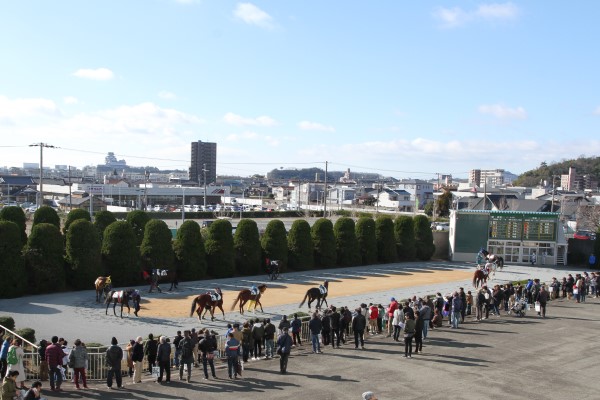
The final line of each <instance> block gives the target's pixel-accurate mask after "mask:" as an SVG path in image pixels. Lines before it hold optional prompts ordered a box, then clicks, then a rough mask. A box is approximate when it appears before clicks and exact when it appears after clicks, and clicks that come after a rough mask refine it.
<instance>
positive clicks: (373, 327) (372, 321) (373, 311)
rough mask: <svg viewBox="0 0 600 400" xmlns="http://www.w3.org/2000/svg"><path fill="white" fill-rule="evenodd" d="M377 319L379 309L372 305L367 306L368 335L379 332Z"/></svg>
mask: <svg viewBox="0 0 600 400" xmlns="http://www.w3.org/2000/svg"><path fill="white" fill-rule="evenodd" d="M377 318H379V308H377V306H376V305H373V303H370V304H369V333H370V334H371V335H375V334H376V333H377V332H379V328H378V327H377Z"/></svg>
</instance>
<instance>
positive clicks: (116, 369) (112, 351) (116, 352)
mask: <svg viewBox="0 0 600 400" xmlns="http://www.w3.org/2000/svg"><path fill="white" fill-rule="evenodd" d="M118 343H119V342H118V341H117V338H115V337H113V338H112V339H111V341H110V344H111V346H110V347H109V348H108V350H106V365H107V366H108V373H107V374H106V386H107V387H108V388H109V389H112V384H113V375H114V377H115V380H116V381H117V387H118V388H121V387H123V383H122V380H121V360H123V349H122V348H121V347H119V346H118Z"/></svg>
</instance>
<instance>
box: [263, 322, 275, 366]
mask: <svg viewBox="0 0 600 400" xmlns="http://www.w3.org/2000/svg"><path fill="white" fill-rule="evenodd" d="M274 348H275V325H273V324H272V323H271V320H270V319H269V318H267V319H265V356H266V358H273V357H274V356H275V354H274V352H275V351H274Z"/></svg>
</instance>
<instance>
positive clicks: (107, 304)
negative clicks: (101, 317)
mask: <svg viewBox="0 0 600 400" xmlns="http://www.w3.org/2000/svg"><path fill="white" fill-rule="evenodd" d="M108 307H110V302H106V315H108Z"/></svg>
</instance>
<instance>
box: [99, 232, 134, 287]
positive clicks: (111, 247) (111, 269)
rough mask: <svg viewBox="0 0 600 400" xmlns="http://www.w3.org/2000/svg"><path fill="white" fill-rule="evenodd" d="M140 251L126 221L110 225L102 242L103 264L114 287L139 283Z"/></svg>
mask: <svg viewBox="0 0 600 400" xmlns="http://www.w3.org/2000/svg"><path fill="white" fill-rule="evenodd" d="M138 262H139V251H138V249H137V246H136V236H135V233H134V232H133V229H132V228H131V225H129V223H127V222H126V221H117V222H113V223H112V224H110V225H109V226H108V227H107V228H106V230H105V231H104V240H102V264H103V266H104V272H105V274H107V275H110V276H111V279H112V282H113V285H114V286H116V287H117V286H129V285H134V284H136V283H139V281H140V269H139V266H138Z"/></svg>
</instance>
